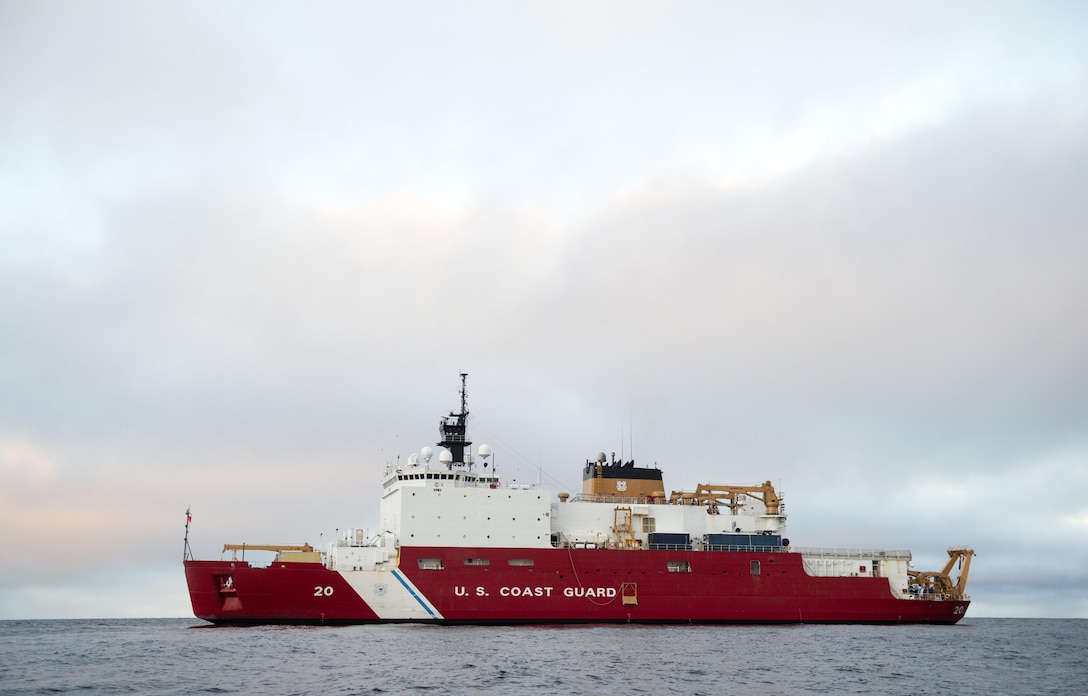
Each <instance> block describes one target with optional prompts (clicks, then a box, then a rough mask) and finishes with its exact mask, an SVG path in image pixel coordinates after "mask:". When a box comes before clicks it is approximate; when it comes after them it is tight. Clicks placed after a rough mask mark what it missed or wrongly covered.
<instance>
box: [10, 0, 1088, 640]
mask: <svg viewBox="0 0 1088 696" xmlns="http://www.w3.org/2000/svg"><path fill="white" fill-rule="evenodd" d="M1086 36H1088V11H1086V9H1085V5H1084V4H1083V3H1079V2H1069V3H1045V2H1031V3H1026V2H1016V3H997V2H977V3H974V2H952V3H949V2H934V3H924V2H910V3H869V2H845V3H842V2H822V3H788V2H777V3H727V2H709V3H694V2H692V3H681V4H677V3H639V2H615V3H581V2H579V3H574V2H571V3H554V2H547V3H544V2H541V3H531V2H519V3H500V2H495V3H488V2H473V3H448V2H435V3H418V2H408V3H377V2H375V3H364V2H345V3H334V2H307V3H301V2H300V3H275V2H266V1H262V2H229V3H224V2H207V3H203V2H186V3H147V2H131V3H126V2H120V1H117V2H108V3H91V2H75V3H73V2H29V1H26V2H24V1H18V0H0V105H2V106H0V548H2V549H3V550H4V560H3V562H2V563H0V618H7V619H11V618H68V617H143V616H149V617H159V616H191V615H192V613H191V606H190V604H189V599H188V594H187V591H186V587H185V582H184V577H183V573H182V567H181V557H182V536H183V527H184V521H185V516H184V513H185V510H186V508H187V507H188V506H192V510H193V518H194V520H193V527H192V536H191V543H192V547H193V550H194V552H195V554H196V555H197V557H199V558H219V557H220V549H221V547H222V544H223V543H225V542H231V543H241V542H247V543H255V544H259V543H302V542H309V543H312V544H316V543H319V541H320V540H321V539H322V538H324V540H325V541H328V540H330V539H331V538H332V537H333V535H334V534H335V532H336V530H337V529H338V528H339V529H344V528H347V527H370V528H373V527H374V526H375V525H376V523H377V516H378V496H379V491H380V477H381V473H382V471H383V468H384V465H385V463H386V462H387V461H393V460H396V458H397V457H401V458H402V460H403V459H406V458H407V456H409V455H410V454H412V453H413V452H418V451H419V450H420V449H421V448H422V447H424V446H426V445H433V444H434V441H435V439H436V436H437V423H438V418H439V417H440V416H441V415H443V414H444V413H447V412H448V411H450V410H451V409H455V408H456V407H457V406H458V394H457V390H458V387H459V378H458V373H459V372H461V371H464V372H468V373H469V378H468V379H469V381H468V387H469V407H470V409H471V411H472V421H471V428H472V434H473V435H474V440H475V441H476V443H478V444H479V443H483V442H486V443H488V444H490V445H491V446H492V447H493V449H494V450H495V452H496V455H495V456H496V463H497V465H498V467H499V472H500V474H501V475H503V477H504V478H506V479H514V478H517V479H519V480H522V481H528V480H535V479H536V478H537V477H538V476H540V477H541V478H542V479H543V480H544V481H545V482H547V483H550V484H551V485H552V486H554V489H555V491H556V492H558V490H561V489H566V490H571V489H575V490H576V489H578V488H580V485H581V482H580V467H581V465H582V464H583V463H584V461H585V460H586V459H587V458H590V457H592V456H593V455H594V453H595V452H597V451H598V450H604V451H615V452H617V454H620V453H624V454H625V455H626V456H628V457H630V456H631V455H632V453H633V456H634V457H635V459H636V461H638V462H639V463H642V464H651V463H655V462H656V463H657V464H658V465H659V466H660V467H661V468H662V469H663V470H664V474H665V484H666V488H667V490H679V489H690V488H692V487H693V486H695V485H696V484H697V483H707V482H710V483H751V482H760V481H763V480H766V479H770V480H772V481H774V482H775V483H776V485H779V486H780V489H781V492H782V493H783V495H784V500H785V502H786V510H787V512H788V514H789V537H790V538H791V540H792V541H793V543H794V544H795V545H800V546H837V547H844V546H849V547H864V548H891V549H904V548H906V549H911V550H912V551H913V552H914V558H915V567H916V568H919V569H922V570H935V569H938V568H939V567H940V566H941V565H942V564H943V561H944V559H945V558H946V555H945V549H946V548H947V547H949V546H953V545H961V544H969V545H971V546H973V547H974V548H975V549H976V551H977V552H978V556H977V559H976V560H975V562H974V564H973V566H972V573H971V577H970V582H969V585H968V589H969V591H970V593H971V594H972V596H973V599H974V602H973V605H972V607H971V610H970V614H969V615H971V616H1025V617H1088V196H1086V195H1085V192H1086V191H1088V41H1085V37H1086ZM322 535H323V536H322Z"/></svg>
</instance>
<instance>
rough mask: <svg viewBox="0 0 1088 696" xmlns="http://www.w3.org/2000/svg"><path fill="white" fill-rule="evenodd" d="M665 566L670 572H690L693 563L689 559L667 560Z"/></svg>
mask: <svg viewBox="0 0 1088 696" xmlns="http://www.w3.org/2000/svg"><path fill="white" fill-rule="evenodd" d="M665 567H666V568H668V569H669V572H670V573H690V572H691V564H690V563H688V562H687V561H665Z"/></svg>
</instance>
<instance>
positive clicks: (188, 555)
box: [181, 508, 193, 561]
mask: <svg viewBox="0 0 1088 696" xmlns="http://www.w3.org/2000/svg"><path fill="white" fill-rule="evenodd" d="M190 510H191V508H185V550H184V551H183V552H182V555H181V560H182V561H191V560H193V551H192V549H190V548H189V523H190V522H192V521H193V515H192V513H191V512H190Z"/></svg>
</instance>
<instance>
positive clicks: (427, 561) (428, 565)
mask: <svg viewBox="0 0 1088 696" xmlns="http://www.w3.org/2000/svg"><path fill="white" fill-rule="evenodd" d="M416 563H418V564H419V569H420V570H442V559H441V558H417V559H416Z"/></svg>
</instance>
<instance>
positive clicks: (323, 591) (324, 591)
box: [314, 585, 332, 597]
mask: <svg viewBox="0 0 1088 696" xmlns="http://www.w3.org/2000/svg"><path fill="white" fill-rule="evenodd" d="M330 596H332V585H325V586H324V587H322V586H321V585H318V586H317V587H315V588H314V597H330Z"/></svg>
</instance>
